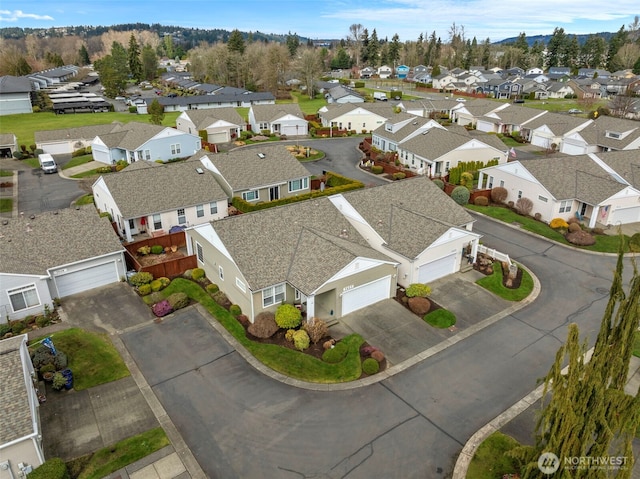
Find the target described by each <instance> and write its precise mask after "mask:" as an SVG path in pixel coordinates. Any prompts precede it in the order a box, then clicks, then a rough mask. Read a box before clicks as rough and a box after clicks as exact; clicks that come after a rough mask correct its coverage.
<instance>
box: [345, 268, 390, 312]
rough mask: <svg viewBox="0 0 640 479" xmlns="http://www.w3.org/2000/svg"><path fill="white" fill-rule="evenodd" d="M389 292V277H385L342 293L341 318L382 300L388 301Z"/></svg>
mask: <svg viewBox="0 0 640 479" xmlns="http://www.w3.org/2000/svg"><path fill="white" fill-rule="evenodd" d="M390 290H391V276H385V277H384V278H380V279H378V280H375V281H372V282H371V283H367V284H363V285H362V286H358V287H357V288H354V289H351V290H349V291H346V292H344V293H342V316H345V315H347V314H349V313H353V312H354V311H357V310H359V309H362V308H364V307H366V306H369V305H370V304H374V303H377V302H378V301H382V300H383V299H389V298H390Z"/></svg>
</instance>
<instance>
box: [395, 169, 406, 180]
mask: <svg viewBox="0 0 640 479" xmlns="http://www.w3.org/2000/svg"><path fill="white" fill-rule="evenodd" d="M406 177H407V175H406V174H405V173H402V172H401V171H398V172H397V173H394V174H393V179H394V180H404V179H405V178H406Z"/></svg>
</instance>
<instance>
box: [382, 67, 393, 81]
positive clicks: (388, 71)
mask: <svg viewBox="0 0 640 479" xmlns="http://www.w3.org/2000/svg"><path fill="white" fill-rule="evenodd" d="M391 76H393V68H391V67H390V66H389V65H382V66H381V67H378V77H379V78H381V79H385V78H391Z"/></svg>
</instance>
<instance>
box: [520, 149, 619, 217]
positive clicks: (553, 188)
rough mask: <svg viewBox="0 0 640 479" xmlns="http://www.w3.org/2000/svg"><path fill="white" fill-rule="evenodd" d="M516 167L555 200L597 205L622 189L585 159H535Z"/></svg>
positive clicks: (599, 168)
mask: <svg viewBox="0 0 640 479" xmlns="http://www.w3.org/2000/svg"><path fill="white" fill-rule="evenodd" d="M520 163H521V164H522V166H524V167H525V168H526V169H527V170H528V171H529V172H530V173H531V174H532V175H533V176H535V177H536V178H537V179H538V181H539V182H540V183H541V184H542V185H543V186H544V187H545V188H546V189H547V190H548V191H549V192H550V193H551V194H552V195H553V196H554V198H556V199H557V200H564V199H573V198H575V199H578V200H580V201H583V202H585V203H589V204H591V205H597V204H599V203H600V202H602V201H604V200H606V199H607V198H609V197H611V196H613V195H614V194H616V193H618V192H619V191H621V190H623V189H624V188H625V187H626V185H624V184H622V183H619V182H617V181H615V180H614V179H613V178H612V177H611V175H609V174H608V173H607V172H606V171H605V170H603V169H602V168H601V167H600V166H599V165H598V164H597V163H596V162H595V161H593V160H592V159H591V158H590V157H589V156H588V155H577V156H567V157H557V158H537V159H533V160H521V161H520Z"/></svg>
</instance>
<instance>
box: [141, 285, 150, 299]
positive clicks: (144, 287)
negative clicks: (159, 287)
mask: <svg viewBox="0 0 640 479" xmlns="http://www.w3.org/2000/svg"><path fill="white" fill-rule="evenodd" d="M138 293H140V296H146V295H148V294H151V285H150V284H141V285H140V286H138Z"/></svg>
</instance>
